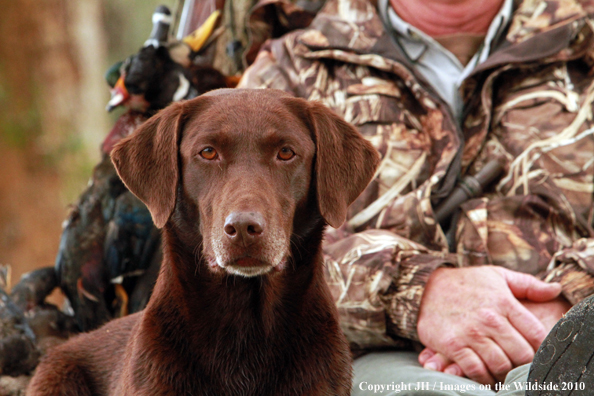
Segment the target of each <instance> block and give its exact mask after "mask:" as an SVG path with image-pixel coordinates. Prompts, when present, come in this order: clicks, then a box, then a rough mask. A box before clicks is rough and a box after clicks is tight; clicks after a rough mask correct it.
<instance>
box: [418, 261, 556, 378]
mask: <svg viewBox="0 0 594 396" xmlns="http://www.w3.org/2000/svg"><path fill="white" fill-rule="evenodd" d="M560 292H561V286H560V285H559V284H547V283H545V282H542V281H539V280H538V279H536V278H535V277H533V276H531V275H526V274H522V273H519V272H515V271H510V270H506V269H504V268H501V267H493V266H481V267H469V268H440V269H437V270H436V271H434V273H433V274H432V275H431V277H430V278H429V281H428V282H427V285H426V287H425V292H424V294H423V299H422V301H421V307H420V313H419V320H418V324H417V330H418V334H419V338H420V341H421V342H422V343H423V344H424V345H425V346H427V347H428V348H429V351H428V352H425V353H423V354H421V356H420V358H419V360H420V361H421V360H425V364H426V361H427V360H428V359H430V358H434V359H440V358H445V359H444V360H443V366H442V367H444V370H445V371H446V372H450V373H451V374H457V375H462V374H463V375H466V376H467V377H469V378H470V379H473V380H475V381H478V382H480V383H484V384H493V383H494V382H495V380H498V381H502V380H503V379H504V378H505V375H506V374H507V372H509V371H510V370H511V369H512V368H513V367H516V366H519V365H521V364H524V363H528V362H530V361H531V360H532V358H533V356H534V353H535V351H536V349H537V348H538V346H539V345H540V343H541V342H542V340H543V339H544V338H545V336H546V334H547V328H545V326H544V325H543V323H541V321H540V320H539V319H538V318H537V316H535V315H534V314H533V313H532V312H530V310H529V309H528V308H526V307H525V306H524V305H522V303H520V302H519V301H518V300H519V299H521V300H529V301H531V302H545V301H550V300H552V299H554V298H556V297H557V296H558V295H559V293H560ZM433 351H435V352H439V354H438V355H436V354H433V355H431V353H433ZM435 356H438V358H435ZM437 361H438V362H439V360H437ZM450 362H453V363H455V364H454V365H453V364H451V363H450ZM422 364H423V363H422ZM437 369H439V367H437ZM459 371H461V373H460V372H459Z"/></svg>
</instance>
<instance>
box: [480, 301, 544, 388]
mask: <svg viewBox="0 0 594 396" xmlns="http://www.w3.org/2000/svg"><path fill="white" fill-rule="evenodd" d="M530 319H531V318H530V317H528V320H530ZM479 323H480V324H481V325H482V327H481V328H482V329H484V330H483V331H482V332H481V333H479V334H475V335H474V337H476V338H477V341H476V342H484V336H486V337H490V338H491V339H492V340H493V341H494V342H495V343H496V344H497V345H498V346H499V347H500V348H501V350H502V351H503V353H505V355H506V356H507V358H508V359H509V361H511V363H512V364H513V367H517V366H521V365H522V364H526V363H529V362H530V361H532V358H533V357H534V351H535V350H534V349H533V347H532V345H531V344H530V343H529V342H528V341H527V340H526V338H525V337H524V336H523V335H522V334H520V332H519V331H518V330H517V329H516V328H515V327H514V326H513V325H512V324H511V322H510V320H509V319H508V318H506V317H504V316H501V315H500V314H496V313H495V312H493V311H491V310H482V311H480V312H479ZM470 335H471V336H473V334H472V333H471V334H470ZM479 336H480V337H479ZM471 346H472V344H471ZM477 352H478V351H477ZM479 355H481V354H480V353H479ZM483 360H484V359H483ZM487 366H489V365H487ZM489 370H491V367H490V366H489ZM491 372H492V373H493V374H498V372H493V371H491ZM497 379H500V378H497Z"/></svg>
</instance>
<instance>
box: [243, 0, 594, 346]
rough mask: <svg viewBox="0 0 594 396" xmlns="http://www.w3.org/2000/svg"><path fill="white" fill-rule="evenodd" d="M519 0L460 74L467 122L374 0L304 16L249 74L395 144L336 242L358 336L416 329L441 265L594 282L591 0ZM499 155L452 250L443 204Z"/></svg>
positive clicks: (335, 284)
mask: <svg viewBox="0 0 594 396" xmlns="http://www.w3.org/2000/svg"><path fill="white" fill-rule="evenodd" d="M267 3H268V4H270V1H268V2H267ZM515 9H516V11H515V13H514V17H513V19H512V21H511V24H510V27H509V30H508V31H507V32H504V34H501V35H500V36H499V37H498V39H497V41H496V43H495V44H494V49H493V51H492V54H491V56H490V57H489V58H488V59H487V60H486V61H485V62H484V63H483V64H481V65H480V66H479V67H478V68H477V69H476V70H475V71H474V72H473V73H472V75H471V76H469V78H467V80H466V81H465V83H464V85H463V87H462V93H463V98H464V101H465V113H464V114H465V117H464V120H463V122H462V130H460V128H459V127H458V126H457V124H456V123H455V122H454V120H453V116H452V114H451V112H450V110H449V109H448V108H447V105H446V104H445V103H444V102H443V101H442V100H441V99H440V98H439V97H438V96H437V95H436V94H435V91H434V90H433V89H432V88H431V87H429V86H428V84H427V83H426V82H425V80H424V79H423V78H422V77H421V76H420V75H418V74H417V73H415V72H414V70H413V68H412V66H411V65H410V64H409V63H408V60H407V59H406V57H405V56H404V55H403V54H402V52H401V51H400V49H399V48H398V47H397V46H396V45H395V44H394V42H393V41H392V39H391V38H390V37H389V35H388V34H387V33H386V31H385V30H384V27H383V25H382V22H381V20H380V18H379V17H378V14H377V12H376V9H375V8H374V6H373V5H372V4H371V3H368V2H367V1H366V0H328V1H327V3H326V5H325V6H324V8H323V9H322V10H321V11H320V12H319V13H318V14H317V16H316V17H315V19H314V20H313V21H312V23H311V25H309V27H308V28H307V29H304V30H297V31H293V32H290V33H288V34H287V35H285V36H284V37H283V38H282V39H277V40H271V41H268V42H267V43H266V44H264V46H263V47H262V48H261V51H260V52H259V54H258V56H257V58H256V59H255V61H254V64H253V65H252V66H251V67H250V68H249V69H248V70H247V71H246V73H245V75H244V77H243V79H242V81H241V82H240V86H241V87H253V88H277V89H282V90H285V91H287V92H290V93H292V94H294V95H296V96H300V97H303V98H306V99H310V100H318V101H321V102H323V103H324V104H325V105H327V106H328V107H330V108H332V109H334V110H335V111H336V112H337V113H339V114H341V115H342V116H343V117H344V118H345V119H346V120H347V121H349V122H351V123H352V124H354V125H355V126H357V127H358V128H359V130H360V131H361V133H362V134H363V135H364V136H365V137H366V138H367V139H369V140H370V141H371V142H372V143H373V144H374V145H375V147H376V148H377V149H378V151H379V152H380V153H381V155H382V158H383V159H382V162H381V164H380V166H379V168H378V170H377V172H376V176H375V178H374V180H373V181H372V182H371V183H370V185H369V186H368V188H367V189H366V191H365V192H364V193H363V194H362V195H361V196H360V197H359V198H358V199H357V201H355V203H354V204H353V205H352V206H351V207H350V209H349V215H348V219H347V222H346V223H345V225H343V226H342V227H341V228H340V229H331V228H330V229H328V231H327V236H326V242H325V245H324V253H325V257H326V264H327V279H328V282H329V284H330V287H331V290H332V293H333V296H334V297H335V299H336V302H337V306H338V309H339V313H340V315H341V319H342V323H343V329H344V330H345V333H346V334H347V336H348V337H349V339H350V340H351V343H352V345H353V347H355V348H362V349H369V348H378V347H380V348H381V347H388V346H398V347H404V346H406V345H409V344H410V343H407V342H406V341H405V340H418V335H417V330H416V324H417V316H418V310H419V305H420V300H421V297H422V295H423V290H424V286H425V284H426V282H427V279H428V278H429V276H430V275H431V273H432V271H433V270H434V269H436V268H438V267H441V266H456V267H457V266H469V265H485V264H490V265H500V266H504V267H506V268H510V269H513V270H516V271H521V272H526V273H531V274H535V275H537V276H539V277H541V278H543V279H546V280H548V281H559V282H561V283H562V285H563V293H564V295H565V297H566V298H567V299H568V300H569V301H570V302H572V303H576V302H578V301H580V300H581V299H583V298H584V297H586V296H588V295H590V294H592V293H593V292H594V278H593V275H594V231H593V230H592V220H593V217H594V204H593V194H594V125H593V124H592V103H593V102H594V73H592V65H593V60H594V34H593V27H592V23H591V21H590V20H589V19H588V13H590V11H591V10H592V9H593V8H592V3H591V2H589V1H577V0H524V1H523V2H517V3H516V4H515ZM495 158H497V159H499V160H501V161H502V162H503V163H504V164H505V172H504V175H503V176H502V177H501V179H500V180H498V181H497V182H496V183H495V184H494V185H493V186H491V187H490V188H488V189H487V190H486V192H485V193H484V194H483V195H482V196H481V197H479V198H476V199H473V200H470V201H467V202H465V203H464V204H463V206H462V211H461V215H460V217H459V221H458V223H457V228H456V229H455V234H454V237H455V241H454V245H455V246H454V248H455V249H454V250H455V252H454V253H450V252H449V248H448V241H447V240H446V236H445V234H444V231H443V230H442V228H441V226H440V225H439V224H438V223H437V221H436V220H435V218H434V215H433V207H434V206H435V205H436V204H438V203H439V201H440V200H442V199H443V198H444V197H447V195H448V194H449V192H451V190H452V188H453V187H454V185H455V183H456V181H457V179H458V177H460V176H461V175H464V174H466V173H468V174H476V173H477V172H478V170H480V169H481V168H482V167H483V166H484V164H485V163H486V162H488V161H489V160H492V159H495Z"/></svg>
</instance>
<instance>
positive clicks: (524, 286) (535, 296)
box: [496, 267, 561, 302]
mask: <svg viewBox="0 0 594 396" xmlns="http://www.w3.org/2000/svg"><path fill="white" fill-rule="evenodd" d="M496 270H497V271H499V273H500V274H501V275H502V276H503V278H504V279H505V280H506V282H507V285H508V287H509V289H510V290H511V292H512V294H513V295H514V297H516V298H517V299H519V300H530V301H537V302H545V301H550V300H552V299H554V298H556V297H557V296H559V294H560V293H561V284H559V283H546V282H543V281H541V280H539V279H537V278H535V277H534V276H532V275H529V274H523V273H521V272H516V271H511V270H508V269H505V268H501V267H497V268H496Z"/></svg>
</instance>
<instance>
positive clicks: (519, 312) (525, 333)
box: [507, 301, 547, 352]
mask: <svg viewBox="0 0 594 396" xmlns="http://www.w3.org/2000/svg"><path fill="white" fill-rule="evenodd" d="M507 318H508V319H509V322H510V323H511V325H512V326H513V327H515V328H516V330H518V332H519V333H520V334H521V335H522V337H524V338H525V339H526V341H528V343H529V344H530V345H531V346H532V349H533V350H534V351H535V352H536V350H537V349H538V347H539V346H540V344H541V343H542V342H543V340H544V339H545V337H546V336H547V330H546V328H545V326H544V324H542V322H541V321H540V320H538V319H537V318H536V316H534V314H532V312H530V311H529V310H528V309H527V308H526V307H524V306H523V305H522V304H520V302H518V301H516V302H514V303H513V304H512V305H511V307H510V310H509V312H507Z"/></svg>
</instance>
